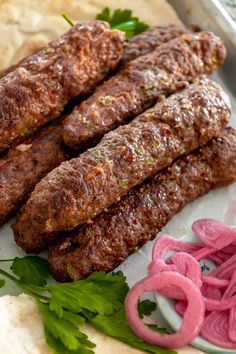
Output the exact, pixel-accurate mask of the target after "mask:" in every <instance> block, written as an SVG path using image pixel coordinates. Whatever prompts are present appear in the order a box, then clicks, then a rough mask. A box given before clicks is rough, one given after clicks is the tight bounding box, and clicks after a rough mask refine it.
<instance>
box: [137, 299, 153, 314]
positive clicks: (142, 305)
mask: <svg viewBox="0 0 236 354" xmlns="http://www.w3.org/2000/svg"><path fill="white" fill-rule="evenodd" d="M156 308H157V305H156V303H155V302H153V301H150V300H143V301H140V302H139V304H138V312H139V316H140V317H141V318H143V316H149V315H151V313H152V312H153V311H155V310H156Z"/></svg>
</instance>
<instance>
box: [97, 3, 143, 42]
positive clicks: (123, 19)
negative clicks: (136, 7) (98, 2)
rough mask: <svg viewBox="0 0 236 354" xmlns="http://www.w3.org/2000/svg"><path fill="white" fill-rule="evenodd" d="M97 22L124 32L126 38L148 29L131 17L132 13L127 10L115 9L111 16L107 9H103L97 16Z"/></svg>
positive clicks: (136, 18)
mask: <svg viewBox="0 0 236 354" xmlns="http://www.w3.org/2000/svg"><path fill="white" fill-rule="evenodd" d="M97 20H102V21H107V22H108V23H109V24H110V25H111V28H112V29H119V30H120V31H123V32H125V33H126V36H127V37H132V36H135V35H136V34H139V33H142V32H144V31H146V30H147V29H148V28H149V26H148V25H147V24H146V23H144V22H142V21H140V20H139V18H138V17H135V16H133V14H132V11H131V10H128V9H123V10H122V9H117V10H115V11H114V12H113V14H111V10H110V9H109V7H105V8H104V9H103V11H102V12H101V13H99V14H98V15H97Z"/></svg>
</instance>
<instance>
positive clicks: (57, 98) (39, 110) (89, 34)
mask: <svg viewBox="0 0 236 354" xmlns="http://www.w3.org/2000/svg"><path fill="white" fill-rule="evenodd" d="M123 41H124V36H123V34H122V33H121V32H119V31H113V30H110V29H109V26H108V24H106V23H104V22H101V21H92V22H85V23H82V24H78V25H76V26H74V27H73V28H72V29H71V30H70V31H69V32H68V33H66V34H65V35H63V36H62V37H60V39H59V40H57V41H55V42H53V43H51V44H49V45H48V46H47V47H46V48H44V49H42V50H40V51H39V52H37V53H36V54H35V55H33V56H31V57H29V58H28V59H27V60H24V61H23V62H21V65H20V66H19V67H17V68H16V69H15V70H13V71H11V72H9V73H8V74H7V75H5V76H3V77H2V78H1V79H0V117H1V118H0V136H1V140H0V151H2V150H4V149H7V148H9V147H10V146H11V145H12V144H13V143H16V142H19V141H22V140H23V139H25V137H26V136H28V135H30V134H32V133H33V132H35V131H36V130H38V129H39V128H40V127H41V126H42V125H43V124H45V123H46V122H48V121H50V120H52V119H54V118H56V117H58V116H59V114H60V113H61V111H62V110H63V108H64V106H65V105H66V103H67V102H68V101H69V100H70V99H71V98H73V97H76V96H79V95H82V94H84V93H85V92H87V91H88V90H90V89H91V88H92V87H94V86H95V84H96V83H97V82H99V81H101V79H102V78H103V77H104V76H105V75H106V73H107V70H108V69H109V68H114V67H115V66H116V64H117V63H118V62H119V60H120V58H121V54H122V51H123Z"/></svg>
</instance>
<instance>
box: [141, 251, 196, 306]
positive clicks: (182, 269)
mask: <svg viewBox="0 0 236 354" xmlns="http://www.w3.org/2000/svg"><path fill="white" fill-rule="evenodd" d="M171 261H172V264H166V263H165V262H164V261H163V260H162V259H154V260H153V261H152V262H151V263H150V265H149V267H148V274H155V273H158V272H163V271H175V272H177V273H179V274H182V275H184V276H186V277H187V278H189V279H190V280H192V282H193V283H194V284H195V285H196V286H197V287H198V288H200V287H201V286H202V281H201V269H200V267H199V264H198V262H197V261H196V260H195V259H194V258H193V257H192V256H191V255H190V254H188V253H185V252H179V253H176V254H174V255H173V256H172V257H171ZM161 293H162V294H163V295H166V296H168V297H169V298H172V299H178V300H185V299H186V297H185V294H184V293H183V291H182V290H181V289H179V288H177V287H176V286H173V285H168V286H166V287H165V288H163V289H162V290H161Z"/></svg>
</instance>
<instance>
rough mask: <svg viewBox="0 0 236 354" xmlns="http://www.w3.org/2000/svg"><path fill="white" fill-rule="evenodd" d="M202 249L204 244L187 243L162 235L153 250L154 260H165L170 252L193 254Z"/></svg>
mask: <svg viewBox="0 0 236 354" xmlns="http://www.w3.org/2000/svg"><path fill="white" fill-rule="evenodd" d="M200 248H202V244H197V243H193V242H185V241H182V240H178V239H176V238H174V237H172V236H169V235H162V236H160V237H158V239H157V240H156V242H155V244H154V246H153V249H152V259H163V260H164V259H165V255H166V253H167V252H168V251H171V250H172V251H181V252H186V253H192V252H194V251H197V250H199V249H200Z"/></svg>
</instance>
